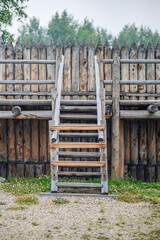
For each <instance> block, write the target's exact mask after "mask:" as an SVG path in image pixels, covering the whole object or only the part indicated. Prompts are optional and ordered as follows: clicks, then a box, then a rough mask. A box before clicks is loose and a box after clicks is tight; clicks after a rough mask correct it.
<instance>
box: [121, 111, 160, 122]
mask: <svg viewBox="0 0 160 240" xmlns="http://www.w3.org/2000/svg"><path fill="white" fill-rule="evenodd" d="M120 118H121V119H130V120H132V119H160V111H157V112H155V113H150V112H148V111H146V110H121V111H120Z"/></svg>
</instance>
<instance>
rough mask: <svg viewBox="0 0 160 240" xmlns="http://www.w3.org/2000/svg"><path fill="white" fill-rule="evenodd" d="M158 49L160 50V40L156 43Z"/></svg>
mask: <svg viewBox="0 0 160 240" xmlns="http://www.w3.org/2000/svg"><path fill="white" fill-rule="evenodd" d="M156 50H160V42H159V41H158V42H157V44H156Z"/></svg>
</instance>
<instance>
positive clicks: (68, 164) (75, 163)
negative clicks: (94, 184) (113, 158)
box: [51, 161, 106, 167]
mask: <svg viewBox="0 0 160 240" xmlns="http://www.w3.org/2000/svg"><path fill="white" fill-rule="evenodd" d="M51 165H52V166H63V167H104V166H105V165H106V162H105V161H101V162H99V161H51Z"/></svg>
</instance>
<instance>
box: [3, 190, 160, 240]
mask: <svg viewBox="0 0 160 240" xmlns="http://www.w3.org/2000/svg"><path fill="white" fill-rule="evenodd" d="M36 196H37V195H36ZM38 199H39V204H37V205H32V206H27V208H26V209H24V210H19V209H18V206H19V205H18V204H17V203H15V200H16V197H14V196H12V195H10V194H8V193H5V192H3V191H1V190H0V240H8V239H16V240H41V239H43V240H44V239H55V240H56V239H60V240H61V239H70V240H71V239H74V240H77V239H104V240H105V239H110V240H112V239H113V240H119V239H123V240H125V239H126V240H129V239H151V238H148V237H149V236H150V234H151V232H152V231H155V230H157V229H160V224H159V219H157V218H156V217H154V218H152V217H151V215H153V211H154V208H153V205H152V204H149V203H144V202H141V203H124V202H119V201H116V200H114V199H110V198H99V199H98V198H89V197H85V198H78V197H77V198H76V197H65V199H66V200H68V201H69V203H67V204H63V205H62V204H61V205H55V204H54V202H52V200H55V199H56V198H55V197H40V196H38ZM2 203H5V205H2ZM17 209H18V210H17ZM152 239H156V240H158V239H159V238H152Z"/></svg>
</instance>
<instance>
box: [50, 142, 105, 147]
mask: <svg viewBox="0 0 160 240" xmlns="http://www.w3.org/2000/svg"><path fill="white" fill-rule="evenodd" d="M103 147H105V143H88V142H83V143H78V142H77V143H75V142H70V143H69V142H67V143H66V142H61V143H53V144H50V148H103Z"/></svg>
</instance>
